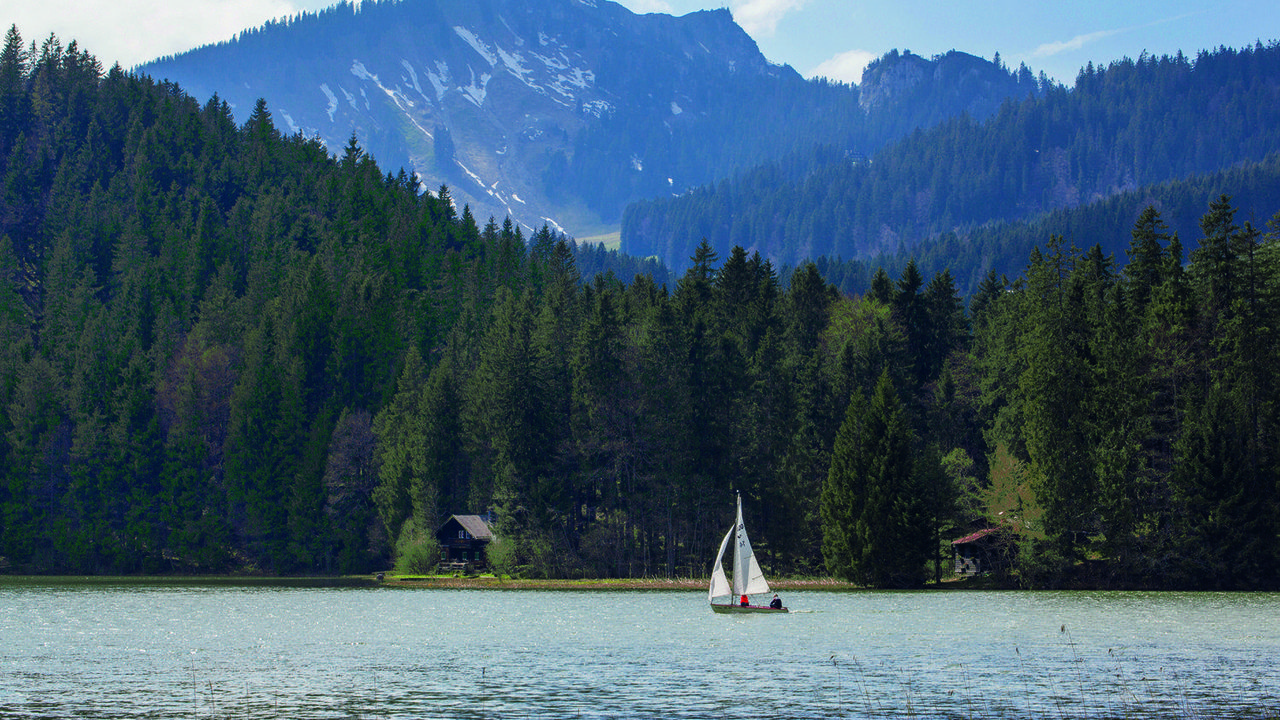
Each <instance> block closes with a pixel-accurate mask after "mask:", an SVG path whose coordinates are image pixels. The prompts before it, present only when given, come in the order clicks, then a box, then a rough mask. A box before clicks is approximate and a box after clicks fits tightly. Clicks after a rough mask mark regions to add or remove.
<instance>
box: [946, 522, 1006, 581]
mask: <svg viewBox="0 0 1280 720" xmlns="http://www.w3.org/2000/svg"><path fill="white" fill-rule="evenodd" d="M1013 552H1014V541H1013V537H1012V536H1011V535H1010V534H1009V533H1008V532H1007V531H1006V530H1005V529H1004V528H998V527H995V528H983V529H982V530H979V531H977V532H974V533H970V534H968V535H965V536H964V537H962V538H960V539H959V540H952V541H951V555H952V557H954V558H955V568H956V574H957V575H961V576H964V575H982V574H986V573H992V572H1005V571H1007V570H1008V569H1009V568H1010V566H1011V565H1012V557H1013Z"/></svg>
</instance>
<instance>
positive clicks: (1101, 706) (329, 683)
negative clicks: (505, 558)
mask: <svg viewBox="0 0 1280 720" xmlns="http://www.w3.org/2000/svg"><path fill="white" fill-rule="evenodd" d="M783 599H784V600H785V601H786V603H787V605H788V606H790V607H791V608H792V610H793V611H794V612H793V613H792V614H789V615H785V616H781V615H738V616H734V615H716V614H713V613H712V612H711V611H710V610H709V609H708V608H707V604H706V596H705V595H704V594H702V593H697V592H665V591H662V592H659V591H582V592H558V591H557V592H550V591H545V592H544V591H518V592H517V591H496V590H425V589H397V588H385V587H384V588H323V587H296V586H294V587H288V586H279V585H262V584H258V585H254V584H246V585H235V584H225V583H224V584H209V583H205V584H187V583H181V582H168V583H159V582H154V583H152V582H109V581H108V582H102V581H99V582H83V581H51V580H33V579H3V578H0V717H29V718H71V717H84V718H183V717H185V718H213V717H219V718H224V717H231V718H242V717H243V718H578V717H581V718H627V719H629V720H635V719H638V718H639V719H643V718H726V719H732V720H740V719H743V718H863V717H905V716H910V717H921V718H935V717H936V718H942V717H945V718H1005V717H1026V718H1081V717H1088V718H1103V717H1187V718H1204V717H1214V718H1216V717H1251V718H1256V717H1277V716H1280V594H1263V593H1239V594H1226V593H1223V594H1217V593H1120V592H1037V593H1027V592H967V591H942V592H928V591H925V592H816V591H815V592H788V593H785V594H784V596H783Z"/></svg>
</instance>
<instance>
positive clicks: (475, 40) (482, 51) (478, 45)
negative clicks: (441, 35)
mask: <svg viewBox="0 0 1280 720" xmlns="http://www.w3.org/2000/svg"><path fill="white" fill-rule="evenodd" d="M453 31H454V32H455V33H457V35H458V37H460V38H462V41H463V42H465V43H466V44H468V45H470V46H471V49H472V50H475V51H476V54H477V55H479V56H480V57H482V58H484V59H485V60H487V61H488V62H489V66H490V67H492V66H494V65H497V64H498V55H497V54H496V53H494V52H493V51H492V50H490V49H489V46H488V45H486V44H485V42H484V41H483V40H481V39H480V38H479V37H477V36H476V34H475V33H473V32H471V31H470V30H468V29H467V28H464V27H462V26H460V25H454V26H453Z"/></svg>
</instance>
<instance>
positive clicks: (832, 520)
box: [822, 372, 932, 587]
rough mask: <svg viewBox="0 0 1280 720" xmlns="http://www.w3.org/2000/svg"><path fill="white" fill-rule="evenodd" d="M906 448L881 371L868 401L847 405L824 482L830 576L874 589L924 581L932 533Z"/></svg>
mask: <svg viewBox="0 0 1280 720" xmlns="http://www.w3.org/2000/svg"><path fill="white" fill-rule="evenodd" d="M864 403H865V404H864ZM911 445H912V433H911V428H910V425H909V424H908V423H907V420H906V416H905V412H904V411H903V408H902V406H901V404H900V401H899V400H898V396H897V393H896V391H895V390H894V389H893V383H892V382H891V381H890V379H889V374H888V373H887V372H885V373H882V374H881V375H880V380H879V381H878V382H877V383H876V389H875V393H874V394H873V395H872V397H871V400H870V401H869V402H865V401H861V400H856V399H855V400H853V401H851V402H850V404H849V411H848V413H847V415H846V416H845V421H844V424H843V425H841V427H840V432H839V434H838V435H837V436H836V445H835V448H834V450H833V451H832V458H831V471H830V472H829V473H828V475H827V482H826V484H825V485H824V486H823V495H822V498H823V501H822V518H823V523H822V527H823V556H824V558H825V559H826V562H827V570H828V572H830V573H831V574H833V575H836V576H838V577H843V578H846V579H849V580H852V581H853V582H856V583H859V584H861V585H868V586H872V587H907V586H912V585H916V584H918V583H919V582H920V581H921V580H922V579H923V573H924V563H925V560H926V559H927V558H928V556H929V548H930V543H931V540H932V538H931V535H932V533H931V528H930V526H929V524H928V523H927V521H926V514H925V508H924V504H923V502H922V496H921V492H920V490H919V488H918V486H917V475H916V473H915V468H914V460H913V454H912V447H911Z"/></svg>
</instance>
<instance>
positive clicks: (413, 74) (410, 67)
mask: <svg viewBox="0 0 1280 720" xmlns="http://www.w3.org/2000/svg"><path fill="white" fill-rule="evenodd" d="M400 65H401V66H403V67H404V69H405V70H408V71H409V77H410V78H412V79H413V89H414V90H417V91H418V94H419V95H421V96H422V97H423V98H426V97H427V94H426V93H424V92H422V85H421V84H419V83H418V71H417V70H414V69H413V65H410V64H409V61H408V60H404V59H401V60H400Z"/></svg>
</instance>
